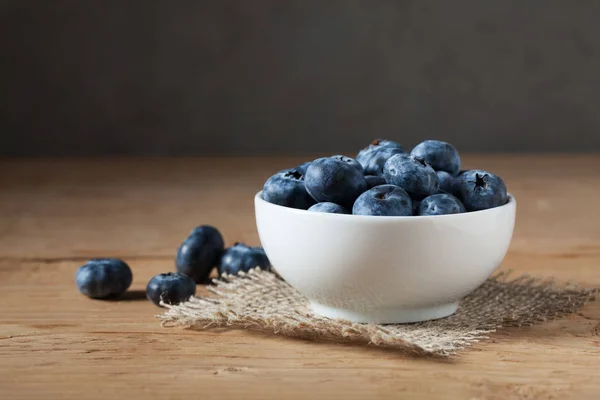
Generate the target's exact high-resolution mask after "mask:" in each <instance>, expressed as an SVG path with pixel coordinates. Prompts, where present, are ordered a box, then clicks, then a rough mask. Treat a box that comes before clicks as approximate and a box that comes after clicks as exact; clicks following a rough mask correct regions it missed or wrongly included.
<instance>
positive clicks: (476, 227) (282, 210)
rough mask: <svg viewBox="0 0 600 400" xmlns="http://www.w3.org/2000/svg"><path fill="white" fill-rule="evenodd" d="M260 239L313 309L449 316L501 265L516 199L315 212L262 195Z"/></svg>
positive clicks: (376, 319)
mask: <svg viewBox="0 0 600 400" xmlns="http://www.w3.org/2000/svg"><path fill="white" fill-rule="evenodd" d="M254 200H255V211H256V224H257V228H258V234H259V236H260V240H261V242H262V246H263V247H264V249H265V252H266V254H267V256H268V257H269V260H270V261H271V263H272V265H273V267H274V269H275V270H276V271H277V272H278V273H279V274H280V275H281V276H282V277H283V278H284V279H285V280H286V281H287V282H288V283H289V284H290V285H292V286H293V287H294V288H296V289H297V290H298V291H300V292H301V293H302V294H304V295H305V296H307V298H308V299H309V300H310V303H311V305H312V308H313V310H314V311H315V312H316V313H318V314H321V315H324V316H327V317H331V318H344V319H348V320H351V321H353V322H372V323H403V322H416V321H422V320H428V319H435V318H441V317H445V316H448V315H450V314H452V313H454V312H455V311H456V306H457V302H458V300H460V299H461V298H462V297H464V296H466V295H467V294H469V293H470V292H472V291H473V290H474V289H476V288H477V287H478V286H479V285H481V284H482V283H483V282H484V281H485V280H486V279H487V278H488V277H489V276H490V275H491V274H492V273H493V272H494V270H495V269H496V268H497V267H498V266H499V265H500V263H501V261H502V259H503V258H504V256H505V255H506V251H507V250H508V246H509V244H510V241H511V238H512V233H513V228H514V223H515V214H516V201H515V199H514V198H513V197H512V196H510V200H509V202H508V203H507V204H505V205H503V206H501V207H496V208H492V209H489V210H483V211H476V212H470V213H463V214H453V215H442V216H423V217H420V216H412V217H375V216H358V215H342V214H327V213H314V212H308V211H305V210H296V209H292V208H287V207H282V206H278V205H275V204H271V203H268V202H266V201H264V200H263V199H262V198H261V193H260V192H259V193H257V195H256V196H255V199H254Z"/></svg>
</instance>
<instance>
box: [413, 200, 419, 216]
mask: <svg viewBox="0 0 600 400" xmlns="http://www.w3.org/2000/svg"><path fill="white" fill-rule="evenodd" d="M420 205H421V200H415V199H412V215H419V206H420Z"/></svg>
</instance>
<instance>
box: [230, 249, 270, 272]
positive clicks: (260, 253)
mask: <svg viewBox="0 0 600 400" xmlns="http://www.w3.org/2000/svg"><path fill="white" fill-rule="evenodd" d="M255 267H259V268H260V269H264V270H269V269H271V263H270V262H269V259H268V258H267V255H266V254H265V251H264V250H263V248H262V247H251V246H246V245H245V244H244V243H235V244H234V245H233V246H231V247H229V248H227V249H226V250H225V253H223V256H222V257H221V262H220V264H219V276H221V275H223V274H229V275H237V274H238V272H240V271H242V272H248V271H250V270H251V269H252V268H255Z"/></svg>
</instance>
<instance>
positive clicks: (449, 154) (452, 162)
mask: <svg viewBox="0 0 600 400" xmlns="http://www.w3.org/2000/svg"><path fill="white" fill-rule="evenodd" d="M410 154H412V155H413V156H415V157H419V158H422V159H423V160H425V161H426V162H427V163H428V164H430V165H431V167H432V168H433V169H434V170H436V171H446V172H448V173H449V174H451V175H453V176H456V175H457V174H458V171H459V170H460V156H459V155H458V151H456V149H455V148H454V146H452V145H451V144H450V143H446V142H441V141H439V140H426V141H424V142H421V143H419V144H418V145H416V146H415V148H414V149H413V150H412V152H411V153H410Z"/></svg>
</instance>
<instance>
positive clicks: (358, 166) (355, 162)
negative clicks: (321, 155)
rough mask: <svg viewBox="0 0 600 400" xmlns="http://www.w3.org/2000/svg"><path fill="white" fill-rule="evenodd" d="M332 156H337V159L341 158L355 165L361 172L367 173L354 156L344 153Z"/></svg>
mask: <svg viewBox="0 0 600 400" xmlns="http://www.w3.org/2000/svg"><path fill="white" fill-rule="evenodd" d="M331 158H337V159H339V160H341V161H343V162H345V163H347V164H350V165H352V166H353V167H355V168H357V169H358V170H359V171H360V173H361V174H364V173H365V171H364V169H363V166H362V165H360V163H359V162H358V161H356V160H355V159H354V158H350V157H346V156H342V155H339V154H338V155H336V156H333V157H331Z"/></svg>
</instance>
